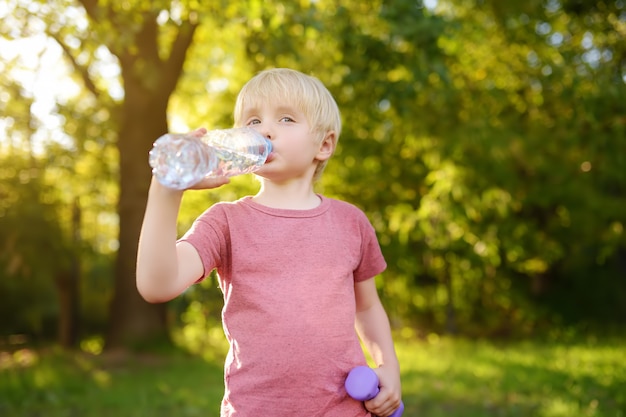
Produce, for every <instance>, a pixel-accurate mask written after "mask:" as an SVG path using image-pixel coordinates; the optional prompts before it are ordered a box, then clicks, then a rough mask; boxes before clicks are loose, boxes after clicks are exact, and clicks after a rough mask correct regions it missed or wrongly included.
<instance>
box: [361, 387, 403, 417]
mask: <svg viewBox="0 0 626 417" xmlns="http://www.w3.org/2000/svg"><path fill="white" fill-rule="evenodd" d="M399 407H400V397H399V396H398V395H395V394H394V393H393V392H389V391H383V390H381V391H380V392H379V393H378V395H377V396H376V397H375V398H373V399H371V400H369V401H366V402H365V408H367V410H368V411H369V412H371V413H373V414H375V415H376V416H379V417H388V416H390V415H392V414H393V412H394V411H396V410H397V409H398V408H399Z"/></svg>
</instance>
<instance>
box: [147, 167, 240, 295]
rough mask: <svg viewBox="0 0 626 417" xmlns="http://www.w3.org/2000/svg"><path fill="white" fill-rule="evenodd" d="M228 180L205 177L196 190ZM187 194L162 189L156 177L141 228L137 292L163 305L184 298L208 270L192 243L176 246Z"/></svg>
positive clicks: (182, 243)
mask: <svg viewBox="0 0 626 417" xmlns="http://www.w3.org/2000/svg"><path fill="white" fill-rule="evenodd" d="M226 182H228V180H227V179H226V178H224V177H219V178H205V179H204V180H203V181H202V182H201V183H200V184H198V185H197V186H196V187H194V188H214V187H218V186H220V185H223V184H225V183H226ZM182 196H183V191H178V190H172V189H169V188H167V187H164V186H162V185H161V184H160V183H159V182H158V181H156V180H155V179H154V178H153V179H152V183H151V184H150V190H149V192H148V203H147V205H146V212H145V215H144V219H143V224H142V227H141V234H140V237H139V247H138V251H137V270H136V272H137V290H138V291H139V294H141V296H142V297H143V298H144V299H145V300H146V301H148V302H151V303H160V302H165V301H169V300H171V299H172V298H174V297H176V296H178V295H180V294H181V293H182V292H183V291H184V290H185V289H186V288H187V287H189V286H190V285H191V284H193V283H194V282H196V281H197V280H198V279H200V278H202V275H203V273H204V267H203V265H202V261H201V259H200V256H199V255H198V252H197V251H196V249H195V248H194V247H193V246H192V245H191V244H189V243H186V242H181V243H179V244H176V239H177V229H176V223H177V218H178V211H179V208H180V203H181V200H182Z"/></svg>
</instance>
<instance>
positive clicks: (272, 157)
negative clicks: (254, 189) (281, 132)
mask: <svg viewBox="0 0 626 417" xmlns="http://www.w3.org/2000/svg"><path fill="white" fill-rule="evenodd" d="M272 159H274V152H270V154H269V155H267V159H266V160H265V163H266V164H267V163H268V162H270V161H271V160H272Z"/></svg>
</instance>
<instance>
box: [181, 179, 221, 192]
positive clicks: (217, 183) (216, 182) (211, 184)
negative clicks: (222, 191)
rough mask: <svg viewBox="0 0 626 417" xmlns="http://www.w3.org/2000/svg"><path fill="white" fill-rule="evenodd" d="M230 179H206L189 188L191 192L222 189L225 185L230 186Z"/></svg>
mask: <svg viewBox="0 0 626 417" xmlns="http://www.w3.org/2000/svg"><path fill="white" fill-rule="evenodd" d="M229 182H230V178H228V177H205V178H203V179H202V180H201V181H200V182H198V183H196V184H194V185H193V186H191V187H189V189H190V190H207V189H210V188H217V187H221V186H222V185H224V184H228V183H229Z"/></svg>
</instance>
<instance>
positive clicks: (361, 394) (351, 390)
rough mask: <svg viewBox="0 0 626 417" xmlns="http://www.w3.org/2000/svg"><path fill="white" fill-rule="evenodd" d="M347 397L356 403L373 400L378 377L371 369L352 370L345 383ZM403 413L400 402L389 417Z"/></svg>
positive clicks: (378, 389) (360, 367) (357, 368)
mask: <svg viewBox="0 0 626 417" xmlns="http://www.w3.org/2000/svg"><path fill="white" fill-rule="evenodd" d="M345 387H346V391H347V392H348V395H349V396H350V397H352V398H354V399H355V400H358V401H368V400H371V399H372V398H374V397H375V396H376V395H377V394H378V391H380V388H379V387H378V376H377V375H376V372H374V370H373V369H371V368H369V367H367V366H357V367H356V368H353V369H352V370H351V371H350V373H348V377H347V378H346V383H345ZM403 412H404V404H403V403H402V401H400V407H398V408H397V409H396V411H394V412H393V414H392V415H391V416H389V417H400V416H401V415H402V413H403Z"/></svg>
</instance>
